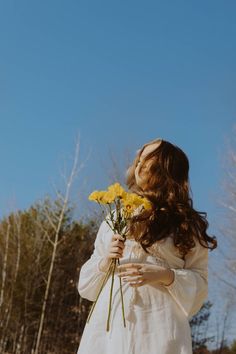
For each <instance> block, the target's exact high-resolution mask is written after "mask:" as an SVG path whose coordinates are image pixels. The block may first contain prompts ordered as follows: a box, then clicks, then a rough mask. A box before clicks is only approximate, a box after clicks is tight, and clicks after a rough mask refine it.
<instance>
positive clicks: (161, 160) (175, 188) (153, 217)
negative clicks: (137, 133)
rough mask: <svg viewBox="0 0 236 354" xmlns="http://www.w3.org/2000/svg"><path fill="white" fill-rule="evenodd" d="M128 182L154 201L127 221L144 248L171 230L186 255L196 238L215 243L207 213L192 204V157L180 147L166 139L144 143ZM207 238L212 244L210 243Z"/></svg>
mask: <svg viewBox="0 0 236 354" xmlns="http://www.w3.org/2000/svg"><path fill="white" fill-rule="evenodd" d="M126 184H127V186H128V188H129V189H130V190H131V191H132V192H135V193H137V194H139V195H141V196H143V197H146V198H148V199H149V200H150V201H151V202H152V205H153V208H152V209H151V210H148V211H147V210H146V211H145V210H144V211H142V212H141V213H139V214H138V215H136V216H133V217H132V218H131V220H130V221H129V223H128V226H129V227H128V229H129V235H130V236H131V237H132V238H133V237H134V238H135V240H136V241H138V242H139V243H140V244H141V246H142V247H143V248H144V250H145V251H147V247H149V246H151V245H152V244H153V243H154V242H155V241H158V240H161V239H164V238H166V237H168V236H169V235H171V234H172V236H173V240H174V244H175V246H176V247H177V248H179V250H180V252H181V253H182V254H183V255H185V254H186V253H188V251H189V250H190V249H191V248H192V247H194V245H195V241H194V240H195V239H196V238H197V239H198V240H199V242H200V243H201V244H202V245H203V246H205V247H208V248H211V249H213V248H215V247H216V245H217V243H216V240H215V238H214V237H210V236H209V235H207V233H206V229H207V228H208V221H207V220H206V215H207V214H206V213H204V212H198V211H196V210H194V208H193V202H192V199H191V197H190V195H189V193H190V187H189V161H188V158H187V156H186V154H185V153H184V152H183V151H182V150H181V149H180V148H179V147H177V146H176V145H173V144H171V143H170V142H168V141H165V140H163V139H156V140H152V141H150V142H148V143H146V144H145V145H143V146H142V147H141V149H139V150H138V151H137V155H136V157H135V159H134V161H133V163H132V165H131V166H130V167H129V169H128V171H127V178H126ZM208 242H210V243H212V245H213V246H212V247H210V246H208Z"/></svg>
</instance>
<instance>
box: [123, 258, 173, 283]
mask: <svg viewBox="0 0 236 354" xmlns="http://www.w3.org/2000/svg"><path fill="white" fill-rule="evenodd" d="M117 269H118V272H119V274H117V275H118V276H119V277H122V278H123V279H122V280H123V281H124V282H129V283H130V286H135V287H139V286H142V285H145V284H153V283H156V284H159V285H170V284H171V283H172V282H173V281H174V276H175V275H174V271H173V270H171V269H169V268H165V267H162V266H158V265H156V264H147V263H127V264H121V265H119V266H118V267H117Z"/></svg>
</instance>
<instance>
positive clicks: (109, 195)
mask: <svg viewBox="0 0 236 354" xmlns="http://www.w3.org/2000/svg"><path fill="white" fill-rule="evenodd" d="M115 198H116V195H115V193H114V192H112V191H108V192H106V193H105V194H104V196H103V201H104V203H105V204H110V203H113V202H114V200H115Z"/></svg>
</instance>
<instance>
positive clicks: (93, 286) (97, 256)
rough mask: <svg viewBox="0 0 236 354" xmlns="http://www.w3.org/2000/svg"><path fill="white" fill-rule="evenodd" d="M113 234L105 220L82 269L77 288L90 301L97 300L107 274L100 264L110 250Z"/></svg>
mask: <svg viewBox="0 0 236 354" xmlns="http://www.w3.org/2000/svg"><path fill="white" fill-rule="evenodd" d="M112 235H113V233H112V230H111V229H110V227H109V226H108V225H107V223H106V221H105V220H104V221H103V222H102V223H101V225H100V227H99V230H98V233H97V236H96V239H95V242H94V250H93V253H92V255H91V256H90V258H89V259H88V260H87V261H86V262H85V263H84V264H83V265H82V267H81V269H80V275H79V281H78V284H77V289H78V292H79V294H80V296H81V297H83V298H85V299H88V300H90V301H95V299H96V296H97V294H98V292H99V289H100V287H101V284H102V281H103V279H104V277H105V275H106V272H105V271H102V270H101V269H100V268H99V264H100V262H101V261H102V259H103V258H104V256H105V255H106V254H107V252H108V245H109V240H111V239H112Z"/></svg>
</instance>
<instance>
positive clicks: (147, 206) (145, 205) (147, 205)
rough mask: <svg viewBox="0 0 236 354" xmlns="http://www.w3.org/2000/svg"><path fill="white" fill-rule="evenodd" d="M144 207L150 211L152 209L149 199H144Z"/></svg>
mask: <svg viewBox="0 0 236 354" xmlns="http://www.w3.org/2000/svg"><path fill="white" fill-rule="evenodd" d="M143 206H144V209H146V210H148V209H151V208H152V203H151V202H150V201H149V200H148V199H147V198H143Z"/></svg>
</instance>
